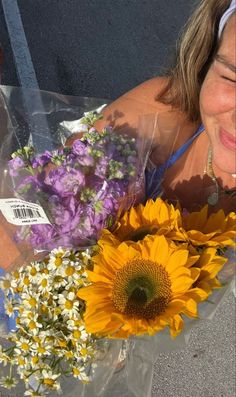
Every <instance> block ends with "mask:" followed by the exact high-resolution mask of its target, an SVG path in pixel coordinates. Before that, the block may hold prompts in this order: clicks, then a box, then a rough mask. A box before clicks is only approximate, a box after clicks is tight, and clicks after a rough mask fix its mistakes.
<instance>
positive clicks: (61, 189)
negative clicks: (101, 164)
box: [45, 167, 85, 197]
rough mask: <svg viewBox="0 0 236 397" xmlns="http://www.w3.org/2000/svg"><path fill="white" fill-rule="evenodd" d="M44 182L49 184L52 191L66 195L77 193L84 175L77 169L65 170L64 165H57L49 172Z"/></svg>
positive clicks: (83, 181)
mask: <svg viewBox="0 0 236 397" xmlns="http://www.w3.org/2000/svg"><path fill="white" fill-rule="evenodd" d="M45 184H46V185H48V186H51V188H52V190H53V191H54V193H57V194H59V195H60V196H61V197H67V196H71V195H76V194H78V193H79V191H80V190H81V188H82V187H83V186H84V184H85V176H84V174H83V173H82V172H81V171H80V170H77V169H73V168H71V169H69V170H67V169H66V168H65V167H57V168H56V169H54V170H52V171H50V172H49V174H48V175H47V177H46V178H45Z"/></svg>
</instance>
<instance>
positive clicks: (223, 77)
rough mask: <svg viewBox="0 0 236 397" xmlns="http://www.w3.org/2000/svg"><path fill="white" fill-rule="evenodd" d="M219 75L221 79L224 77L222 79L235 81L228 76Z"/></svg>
mask: <svg viewBox="0 0 236 397" xmlns="http://www.w3.org/2000/svg"><path fill="white" fill-rule="evenodd" d="M220 77H222V79H224V80H228V81H231V82H232V83H236V80H233V79H230V78H229V77H227V76H223V75H222V76H220Z"/></svg>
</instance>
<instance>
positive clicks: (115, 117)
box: [96, 77, 170, 129]
mask: <svg viewBox="0 0 236 397" xmlns="http://www.w3.org/2000/svg"><path fill="white" fill-rule="evenodd" d="M167 83H168V78H166V77H155V78H152V79H150V80H147V81H145V82H144V83H142V84H140V85H138V86H137V87H135V88H133V89H132V90H130V91H128V92H127V93H125V94H124V95H122V96H121V97H120V98H118V99H116V100H115V101H114V102H112V103H111V104H110V105H108V106H107V107H106V108H105V109H104V111H103V119H102V120H101V121H99V122H98V123H97V125H96V127H97V128H98V129H100V128H102V127H103V126H105V125H107V124H110V125H112V126H113V127H114V128H116V129H121V128H122V127H123V126H127V125H129V126H130V127H132V128H136V127H137V124H138V119H139V116H140V115H142V114H150V113H158V112H160V111H161V112H165V111H168V110H170V106H167V105H164V104H162V103H160V102H158V101H157V100H156V96H157V94H158V93H159V92H160V91H161V90H162V89H163V88H164V87H165V85H166V84H167Z"/></svg>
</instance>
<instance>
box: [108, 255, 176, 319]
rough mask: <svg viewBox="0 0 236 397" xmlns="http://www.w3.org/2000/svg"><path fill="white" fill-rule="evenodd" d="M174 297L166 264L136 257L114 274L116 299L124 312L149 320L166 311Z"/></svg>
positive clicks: (119, 307)
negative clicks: (172, 296) (164, 266)
mask: <svg viewBox="0 0 236 397" xmlns="http://www.w3.org/2000/svg"><path fill="white" fill-rule="evenodd" d="M170 299H171V282H170V279H169V275H168V273H167V272H166V270H165V269H164V268H163V266H161V265H159V264H157V263H156V262H153V261H149V260H143V259H135V260H133V261H130V262H128V263H127V264H126V265H125V266H124V267H123V268H122V269H121V270H119V271H118V272H117V274H116V277H115V282H114V286H113V302H114V305H115V307H116V309H117V310H119V311H120V312H121V313H123V314H126V315H128V316H132V317H135V318H140V319H141V318H143V319H146V320H150V319H154V318H155V317H156V316H158V315H159V314H161V313H163V312H164V311H165V309H166V307H167V306H168V303H169V301H170Z"/></svg>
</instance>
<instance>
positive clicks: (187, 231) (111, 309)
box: [0, 198, 236, 396]
mask: <svg viewBox="0 0 236 397" xmlns="http://www.w3.org/2000/svg"><path fill="white" fill-rule="evenodd" d="M219 220H220V221H219ZM235 236H236V214H235V213H230V214H229V215H228V216H225V215H224V213H223V211H219V212H218V213H216V214H212V215H211V216H210V217H208V215H207V206H206V207H204V208H203V209H202V210H201V211H199V212H196V213H190V214H184V215H183V214H182V211H181V210H180V209H179V208H175V207H174V206H173V205H171V204H168V203H167V202H165V201H163V200H162V199H160V198H158V199H157V200H156V201H153V200H148V201H147V203H146V204H145V205H143V204H139V205H137V206H136V207H132V208H131V209H130V210H129V211H127V212H125V214H124V215H123V216H122V217H121V218H120V219H119V221H118V222H117V224H116V227H115V229H114V230H113V231H112V232H111V231H109V230H108V229H103V231H102V234H101V237H100V239H99V240H98V244H97V245H96V246H94V248H93V250H92V251H91V250H90V252H88V250H87V251H82V252H74V251H68V250H63V249H61V248H59V249H54V250H53V251H52V252H51V253H50V254H49V256H48V257H46V258H45V260H44V261H42V262H39V263H37V262H35V263H32V264H31V265H30V266H27V267H26V268H23V269H20V270H19V271H16V272H15V273H13V274H12V275H8V276H7V277H5V278H4V279H3V280H2V287H3V288H4V290H5V293H6V310H7V313H8V314H9V315H13V314H14V313H15V312H19V313H20V316H18V317H17V332H16V333H13V334H11V335H10V336H9V341H10V342H12V343H13V346H12V347H11V348H8V350H7V352H3V351H2V352H1V358H0V359H1V361H3V362H5V363H7V362H9V363H11V365H14V364H15V365H18V370H17V371H18V373H19V374H20V377H21V378H22V379H24V381H25V382H26V385H27V387H29V386H30V384H29V379H30V376H32V374H34V376H35V378H36V379H37V393H38V394H37V395H39V396H41V395H46V393H47V392H49V391H50V389H56V390H60V383H59V377H60V375H62V374H63V371H62V368H63V366H62V365H61V362H62V363H63V360H65V359H66V361H67V364H66V368H67V371H66V374H68V373H70V374H72V375H73V376H74V377H77V378H78V379H80V380H82V381H84V382H87V381H89V379H90V378H89V376H88V372H89V370H88V368H90V367H89V365H93V364H95V361H93V360H96V353H97V352H96V348H97V346H96V342H98V341H99V340H103V339H105V340H106V339H108V338H111V339H114V338H118V339H125V340H128V338H130V337H131V338H132V337H137V338H140V337H141V336H145V335H149V336H153V335H155V334H157V335H158V333H160V331H162V330H163V329H165V328H168V329H169V331H170V335H171V337H172V338H176V337H177V336H178V335H179V334H180V333H181V332H182V331H183V329H184V324H185V321H186V318H192V319H197V318H198V306H200V305H201V304H202V302H204V301H207V300H209V296H210V295H211V294H212V292H213V290H214V289H220V288H222V286H223V285H222V282H221V281H220V275H219V274H220V271H221V270H222V269H223V267H224V266H226V262H227V258H226V257H225V256H224V251H225V249H226V248H227V247H234V246H235V243H234V238H235ZM9 293H10V294H9ZM16 293H18V295H19V294H20V299H19V297H18V298H15V294H16ZM9 296H10V298H9ZM38 302H43V303H38ZM44 302H45V303H44ZM19 356H20V359H19ZM14 383H15V381H14V380H13V379H12V378H11V377H8V378H6V379H5V380H4V381H3V384H5V385H8V386H10V385H14ZM43 386H44V388H42V387H43ZM46 387H47V388H46ZM40 388H41V389H40ZM40 391H41V392H42V393H44V394H39V392H40ZM34 392H35V391H34ZM26 393H33V391H29V392H26ZM26 395H27V394H26ZM28 395H34V394H28Z"/></svg>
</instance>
